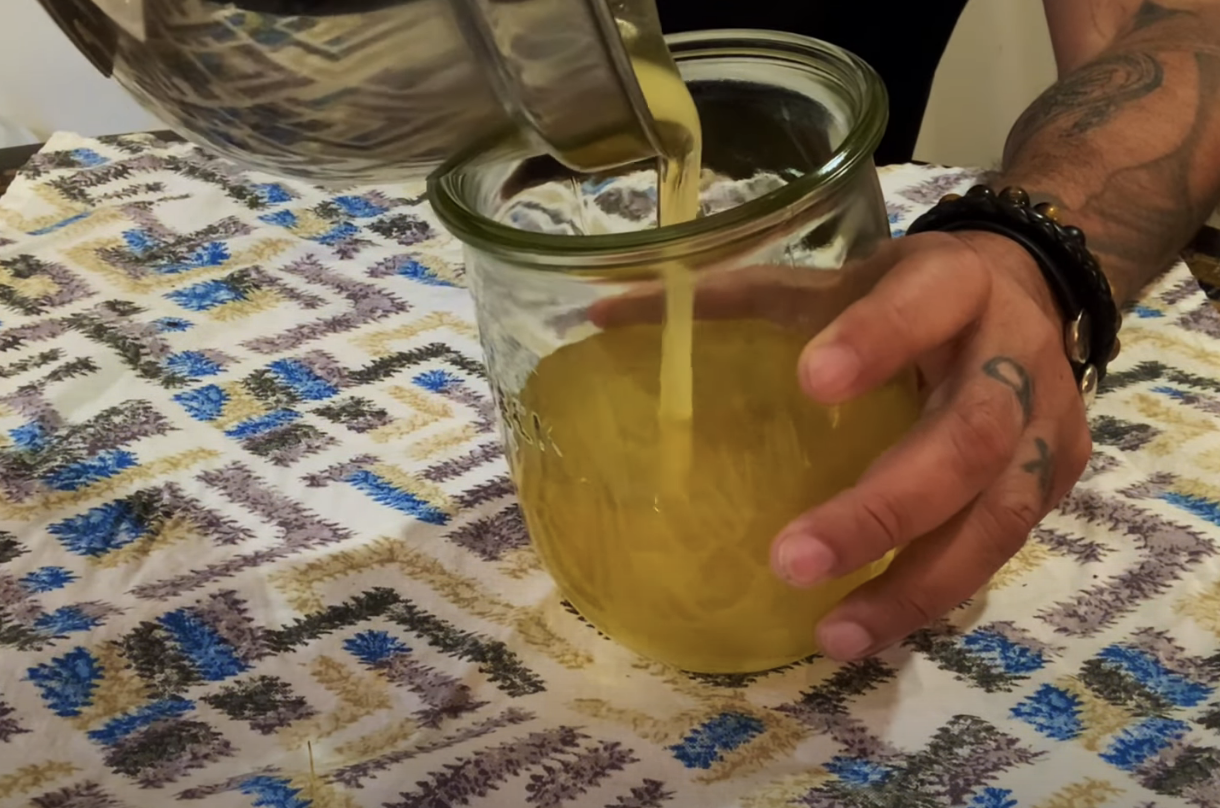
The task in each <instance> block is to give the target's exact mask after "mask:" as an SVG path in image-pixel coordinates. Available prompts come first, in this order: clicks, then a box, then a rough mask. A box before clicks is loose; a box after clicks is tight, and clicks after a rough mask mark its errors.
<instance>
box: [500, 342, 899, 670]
mask: <svg viewBox="0 0 1220 808" xmlns="http://www.w3.org/2000/svg"><path fill="white" fill-rule="evenodd" d="M671 325H672V324H667V325H666V326H665V327H667V328H668V327H671ZM693 333H694V339H693V342H692V344H693V346H694V352H693V354H692V355H691V359H692V360H693V361H692V365H693V374H692V379H693V383H694V387H693V393H694V401H695V402H696V405H695V408H694V410H693V413H692V417H691V419H690V420H689V422H688V423H687V425H686V427H687V428H688V429H689V434H690V440H689V441H688V442H686V443H685V446H686V447H687V450H688V451H690V452H691V456H690V458H689V460H690V462H689V463H688V464H684V465H685V469H686V470H685V473H684V474H683V476H682V478H681V479H680V480H679V481H677V482H678V483H679V484H677V485H675V484H674V483H675V481H674V480H673V479H672V474H673V473H674V472H673V464H672V463H671V462H670V461H669V459H668V458H667V457H666V456H665V455H666V453H667V452H669V451H673V448H674V444H673V443H672V442H670V441H668V440H666V439H665V436H664V433H665V431H666V430H670V429H673V425H672V424H670V423H667V422H666V420H665V419H663V418H658V415H657V413H658V407H659V405H660V401H661V398H662V395H663V394H662V389H661V388H662V386H663V385H664V384H665V383H666V381H668V379H667V378H666V377H665V376H663V374H662V372H661V362H662V360H661V351H660V350H659V349H660V345H661V343H662V341H663V334H662V328H661V326H659V325H655V324H653V325H633V326H627V327H623V328H615V329H610V330H607V331H604V332H601V333H599V334H597V335H596V336H593V337H591V338H588V339H585V340H582V341H580V342H577V343H573V344H571V345H567V346H564V347H563V348H561V349H559V350H558V351H556V352H554V353H552V354H550V355H549V356H547V357H545V358H544V359H542V361H541V362H540V363H539V364H538V366H537V368H536V370H535V373H534V375H533V376H532V377H531V379H530V382H529V383H528V385H527V386H526V389H525V391H524V393H523V396H522V398H521V404H522V405H523V407H524V408H525V411H526V412H527V413H529V412H533V413H538V414H539V415H540V419H539V420H538V421H536V422H534V426H535V427H536V429H535V430H533V434H532V435H531V436H530V437H529V439H528V440H520V439H519V440H517V441H516V450H515V453H514V457H513V465H514V472H515V476H516V479H517V484H518V487H519V489H520V493H521V501H522V505H523V508H524V509H525V515H526V518H527V520H528V523H529V525H530V530H531V534H532V536H533V541H534V545H535V547H536V548H537V550H538V552H539V554H540V555H541V557H542V559H543V561H544V562H545V564H546V565H547V568H548V569H549V570H550V572H551V574H552V575H553V576H554V577H555V578H556V580H557V581H558V583H559V584H560V586H561V588H562V589H563V591H564V593H565V595H566V596H567V597H568V598H569V599H570V600H571V602H572V605H573V606H575V607H576V609H577V610H578V611H579V612H580V613H581V614H582V615H583V616H584V617H585V618H587V619H588V620H589V621H590V622H592V623H593V624H594V625H596V626H597V627H598V628H599V629H601V630H602V631H603V632H605V633H606V634H608V635H609V636H611V637H613V638H615V639H616V640H618V641H619V642H621V643H622V644H624V645H626V646H627V647H629V648H631V649H633V650H635V651H637V652H638V653H641V654H644V655H645V656H648V657H651V658H653V659H657V660H661V661H663V662H666V663H669V664H671V665H674V666H677V667H679V668H683V669H686V670H692V671H699V672H706V673H721V672H743V671H759V670H766V669H769V668H773V667H777V666H779V665H784V664H788V663H790V662H793V661H795V660H798V659H801V658H803V657H805V656H808V655H809V654H810V653H812V652H813V651H814V626H815V624H816V622H817V621H818V620H819V619H820V618H821V617H822V616H824V615H825V614H826V612H827V611H828V610H829V609H830V608H831V607H833V605H834V604H835V603H837V602H838V601H839V600H840V599H842V597H843V596H844V595H846V594H847V593H848V592H850V591H851V590H852V589H854V588H855V587H856V586H858V585H859V584H861V583H862V582H864V581H865V580H867V579H868V578H870V577H872V575H873V574H875V573H876V572H878V571H879V567H877V568H874V569H866V570H863V571H861V572H858V573H855V574H853V575H851V576H848V577H846V578H844V579H842V580H840V581H837V582H834V583H831V584H829V585H827V586H824V587H819V588H816V589H813V590H797V589H793V588H791V587H789V586H787V585H786V584H784V583H783V582H782V581H780V580H779V579H778V578H776V577H775V575H774V573H772V572H771V569H770V565H769V553H770V545H771V542H772V540H773V539H774V538H775V536H776V534H777V532H778V531H779V530H780V529H781V528H782V527H783V526H784V525H785V524H786V523H787V522H788V521H789V520H791V519H792V517H793V516H795V515H796V514H798V513H800V512H801V511H803V510H805V509H806V508H809V507H811V506H813V505H815V504H817V503H819V502H821V501H823V500H825V499H827V498H829V497H830V496H832V495H834V494H835V493H837V492H839V491H840V490H842V489H843V488H845V487H847V486H849V485H851V484H853V483H854V482H855V481H856V479H857V478H858V477H859V476H860V474H861V473H862V472H863V471H864V470H865V468H866V467H867V466H868V465H869V464H870V463H871V462H872V461H873V460H874V459H875V458H876V457H877V456H878V455H880V453H881V452H882V451H884V450H885V449H886V448H888V447H889V446H891V445H892V444H893V443H894V442H895V441H897V440H898V439H899V438H900V437H901V436H902V434H903V433H904V432H905V431H906V430H907V429H908V428H909V427H910V425H911V424H913V423H914V421H915V419H916V418H917V417H918V414H919V410H920V402H919V400H918V395H917V393H916V390H915V384H914V381H913V379H912V378H910V377H909V376H906V377H903V378H900V379H898V380H895V381H894V382H892V383H890V384H889V385H887V386H885V387H882V388H880V389H878V390H876V391H875V392H873V393H870V394H868V395H866V396H864V397H862V398H860V399H858V400H856V401H853V402H851V403H850V404H846V405H840V406H838V407H833V408H827V407H822V406H820V405H817V404H814V403H813V402H812V401H810V400H809V399H808V398H807V397H806V396H805V395H804V394H803V392H802V391H801V390H800V388H799V385H798V383H797V378H796V371H795V368H796V363H797V359H798V357H799V356H800V353H801V350H802V348H803V347H804V345H805V342H806V337H805V336H804V335H801V334H798V333H795V332H793V331H789V330H787V329H785V328H782V327H780V326H778V325H775V324H774V323H770V322H766V321H761V320H698V321H696V322H695V323H694V329H693Z"/></svg>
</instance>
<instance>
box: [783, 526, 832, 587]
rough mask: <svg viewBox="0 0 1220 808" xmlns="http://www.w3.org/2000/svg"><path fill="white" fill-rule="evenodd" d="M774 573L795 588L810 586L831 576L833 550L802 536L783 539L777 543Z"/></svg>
mask: <svg viewBox="0 0 1220 808" xmlns="http://www.w3.org/2000/svg"><path fill="white" fill-rule="evenodd" d="M775 561H776V566H777V567H778V569H777V570H775V572H776V574H778V575H779V577H781V578H783V579H784V580H785V581H787V582H788V583H789V584H791V585H792V586H800V587H809V586H813V585H815V584H819V583H821V582H822V581H824V580H826V579H827V578H829V577H830V571H831V570H832V569H834V565H835V561H836V559H835V554H834V551H833V550H831V549H830V548H829V547H827V546H826V545H825V544H823V543H822V542H820V541H818V540H817V539H815V538H813V537H811V536H803V535H800V534H795V535H788V536H781V537H780V538H779V539H778V540H777V541H776V548H775Z"/></svg>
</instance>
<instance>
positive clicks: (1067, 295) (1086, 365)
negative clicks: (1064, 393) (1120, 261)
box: [907, 185, 1121, 404]
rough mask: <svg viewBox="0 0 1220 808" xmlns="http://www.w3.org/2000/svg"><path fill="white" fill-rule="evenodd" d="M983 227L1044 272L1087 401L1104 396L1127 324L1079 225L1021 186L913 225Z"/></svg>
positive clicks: (985, 194)
mask: <svg viewBox="0 0 1220 808" xmlns="http://www.w3.org/2000/svg"><path fill="white" fill-rule="evenodd" d="M962 230H981V231H985V232H989V233H996V234H998V235H1001V236H1006V237H1008V238H1010V239H1012V240H1013V241H1015V242H1017V243H1018V244H1020V245H1021V246H1022V247H1024V248H1025V249H1026V251H1027V252H1028V253H1029V254H1030V255H1031V256H1032V257H1033V259H1034V261H1035V263H1037V265H1038V268H1039V269H1041V270H1042V274H1043V276H1045V278H1046V282H1047V284H1048V285H1049V286H1050V289H1051V293H1052V294H1053V295H1054V297H1055V302H1056V303H1057V304H1058V306H1059V309H1060V311H1061V313H1062V314H1063V317H1064V320H1065V321H1066V323H1067V325H1066V327H1065V329H1064V347H1065V349H1066V350H1067V357H1068V361H1069V362H1070V363H1071V365H1072V372H1073V374H1074V375H1075V377H1076V383H1077V385H1079V387H1080V394H1081V395H1082V396H1083V397H1084V399H1085V403H1086V404H1091V403H1092V402H1093V398H1094V397H1095V396H1096V395H1097V387H1098V385H1099V384H1100V383H1101V380H1102V379H1104V378H1105V375H1106V365H1108V364H1109V362H1110V360H1111V359H1113V358H1114V357H1115V356H1117V355H1118V348H1119V343H1118V329H1119V326H1120V324H1121V318H1120V315H1119V311H1118V307H1117V306H1116V305H1115V304H1114V295H1113V292H1112V291H1111V290H1110V282H1109V280H1108V279H1107V278H1106V276H1105V274H1104V273H1102V271H1101V267H1100V266H1099V265H1098V262H1097V258H1096V257H1095V256H1094V255H1093V253H1092V252H1090V251H1089V249H1088V248H1087V246H1086V243H1085V236H1084V233H1083V232H1081V230H1080V228H1078V227H1071V226H1065V225H1062V224H1060V223H1059V210H1058V209H1057V208H1056V207H1055V206H1054V205H1052V204H1050V203H1046V202H1043V203H1042V204H1039V205H1033V206H1031V205H1030V200H1029V194H1027V193H1026V192H1025V191H1024V190H1022V189H1021V188H1005V189H1004V190H1003V191H1001V192H1000V193H998V194H997V193H995V191H993V190H992V189H991V188H988V187H987V186H986V185H976V186H974V187H973V188H971V189H970V190H969V191H967V192H966V195H965V196H959V195H958V194H949V195H948V196H946V197H944V198H943V199H941V200H940V202H939V203H937V204H936V206H935V207H933V208H932V209H931V210H929V211H928V212H927V213H925V214H923V215H922V216H920V217H919V218H918V219H916V220H915V222H914V223H913V224H912V225H911V226H910V227H909V228H907V234H908V235H914V234H916V233H925V232H929V231H942V232H954V231H962Z"/></svg>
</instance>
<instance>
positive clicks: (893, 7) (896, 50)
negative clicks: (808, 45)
mask: <svg viewBox="0 0 1220 808" xmlns="http://www.w3.org/2000/svg"><path fill="white" fill-rule="evenodd" d="M657 6H658V9H659V10H660V14H661V29H662V30H663V31H665V33H667V34H669V33H680V32H686V31H700V30H707V29H709V28H763V29H769V30H773V31H787V32H789V33H793V34H803V35H805V36H811V37H815V38H817V39H822V40H825V41H827V42H830V43H832V44H834V45H838V46H839V47H840V48H844V49H846V50H849V51H851V52H852V53H854V54H856V55H857V56H859V57H860V58H861V59H863V60H864V61H866V62H868V63H869V64H870V65H872V66H873V69H875V70H876V71H877V72H878V73H879V74H881V78H882V80H883V81H884V82H885V86H886V90H887V91H888V92H889V95H890V123H889V128H888V129H887V130H886V133H885V138H884V139H883V140H882V141H881V146H880V147H879V148H878V149H877V162H878V163H879V164H883V165H884V164H887V163H905V162H909V161H910V159H911V156H912V155H913V154H914V152H915V141H916V140H917V139H918V138H919V129H920V126H921V125H922V124H923V114H924V110H925V108H926V107H927V105H928V95H929V93H930V92H931V91H932V80H933V78H935V76H936V67H937V65H938V64H939V63H940V58H941V56H942V55H944V52H945V46H946V45H948V44H949V37H950V36H952V34H953V28H954V26H955V25H957V18H958V17H959V16H960V15H961V12H962V9H963V8H965V6H966V0H931V2H920V0H719V2H716V1H715V0H657Z"/></svg>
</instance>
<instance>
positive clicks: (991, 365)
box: [983, 356, 1034, 426]
mask: <svg viewBox="0 0 1220 808" xmlns="http://www.w3.org/2000/svg"><path fill="white" fill-rule="evenodd" d="M983 372H984V373H986V374H987V375H988V376H990V377H991V378H993V379H995V380H996V381H997V382H999V383H1000V384H1002V385H1004V386H1005V387H1007V388H1008V389H1009V390H1012V392H1013V394H1014V395H1016V397H1017V403H1019V404H1020V405H1021V414H1022V416H1023V417H1024V419H1025V424H1026V426H1028V425H1029V421H1030V418H1032V417H1033V414H1034V380H1033V379H1032V378H1030V375H1029V372H1028V371H1026V370H1025V368H1024V367H1022V365H1021V363H1020V362H1018V361H1017V360H1015V359H1011V358H1009V357H1007V356H997V357H994V358H992V359H989V360H987V363H986V364H984V365H983Z"/></svg>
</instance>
